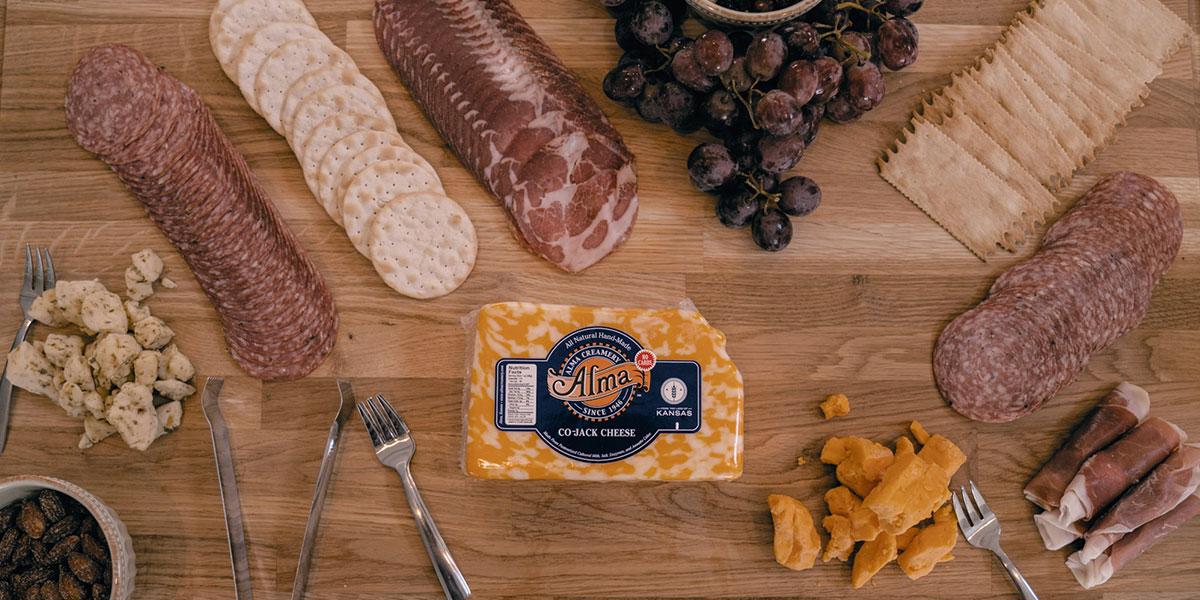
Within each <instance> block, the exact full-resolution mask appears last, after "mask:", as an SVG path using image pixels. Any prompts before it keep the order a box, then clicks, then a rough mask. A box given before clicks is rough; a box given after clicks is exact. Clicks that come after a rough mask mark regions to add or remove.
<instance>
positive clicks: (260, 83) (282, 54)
mask: <svg viewBox="0 0 1200 600" xmlns="http://www.w3.org/2000/svg"><path fill="white" fill-rule="evenodd" d="M330 65H351V66H353V65H354V59H352V58H350V55H349V54H346V53H345V51H343V50H342V49H341V48H338V47H337V46H335V45H333V44H332V43H331V42H330V41H329V40H325V39H317V38H302V39H298V40H292V41H290V42H288V43H286V44H284V45H282V46H280V47H278V48H276V49H275V51H274V52H272V53H271V54H270V55H268V56H267V60H266V61H264V62H263V65H262V67H260V68H259V69H258V74H257V75H255V76H254V98H255V100H256V101H257V102H258V113H259V114H261V115H262V116H263V118H264V119H266V120H267V123H270V125H271V128H272V129H274V130H275V131H277V132H279V133H283V129H282V122H283V120H282V118H281V116H282V114H283V112H282V111H283V99H284V98H285V97H286V96H287V92H288V89H289V88H291V87H292V84H293V83H295V82H296V80H297V79H300V78H301V77H303V76H304V75H306V74H307V73H310V72H312V71H315V70H318V69H321V68H323V67H326V66H330Z"/></svg>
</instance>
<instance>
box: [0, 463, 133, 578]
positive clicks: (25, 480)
mask: <svg viewBox="0 0 1200 600" xmlns="http://www.w3.org/2000/svg"><path fill="white" fill-rule="evenodd" d="M44 489H50V490H54V491H56V492H60V493H63V494H65V495H67V496H70V497H71V498H74V499H75V501H76V502H79V503H80V504H82V505H83V507H84V508H86V509H87V510H88V512H90V513H92V516H93V517H95V518H96V522H97V523H99V525H100V530H101V531H103V532H104V539H105V540H107V541H108V554H109V556H111V557H112V590H111V591H110V592H109V595H108V597H109V598H110V600H129V599H130V598H131V597H132V596H133V577H134V575H135V574H136V573H137V566H136V565H135V564H134V560H133V540H131V539H129V531H128V530H127V529H125V524H124V523H122V522H121V519H118V518H117V513H115V512H113V509H111V508H109V507H108V506H107V505H106V504H104V503H103V502H101V501H100V499H99V498H97V497H95V496H93V495H92V494H91V493H89V492H88V491H87V490H84V489H83V488H81V487H79V486H77V485H75V484H73V483H71V482H69V481H63V480H61V479H55V478H53V477H40V476H37V475H18V476H16V477H9V478H8V479H0V507H5V506H8V505H9V504H12V503H13V502H16V501H18V500H21V499H22V498H27V497H29V496H32V495H33V494H35V493H37V492H39V491H41V490H44Z"/></svg>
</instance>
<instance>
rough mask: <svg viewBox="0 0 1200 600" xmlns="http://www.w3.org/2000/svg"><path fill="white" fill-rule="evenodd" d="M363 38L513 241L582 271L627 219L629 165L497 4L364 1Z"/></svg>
mask: <svg viewBox="0 0 1200 600" xmlns="http://www.w3.org/2000/svg"><path fill="white" fill-rule="evenodd" d="M374 24H375V38H376V41H378V42H379V48H380V49H381V50H382V51H383V55H384V56H385V57H386V58H387V60H388V62H389V63H390V64H391V66H392V68H393V69H395V71H396V73H398V74H399V75H400V78H401V79H402V80H403V81H404V84H405V85H406V86H407V87H408V89H409V90H410V91H411V92H412V95H413V98H415V99H416V100H417V102H418V103H420V105H421V108H423V109H424V110H425V113H426V114H428V115H429V118H430V120H431V121H433V124H434V126H435V127H437V129H438V132H439V133H441V134H442V137H443V138H444V139H445V140H446V141H447V142H448V143H449V144H450V147H451V148H453V149H454V152H455V153H456V154H458V157H459V158H460V159H461V160H462V162H463V164H464V165H466V167H467V168H469V169H471V171H472V172H473V173H474V174H475V177H476V178H477V179H478V180H479V181H480V182H482V183H483V184H484V185H485V186H487V188H488V190H489V191H490V192H491V193H492V195H494V196H495V197H496V198H498V199H499V200H500V201H501V202H502V203H503V204H504V208H505V209H506V210H507V212H508V216H509V222H510V224H511V225H512V228H513V232H514V233H515V234H516V237H517V239H518V240H519V241H520V242H521V243H522V244H523V245H524V246H526V247H527V248H528V249H529V250H530V251H531V252H533V253H534V254H536V255H538V256H540V257H542V258H544V259H546V260H547V261H550V262H551V263H553V264H554V265H556V266H558V267H559V268H561V269H563V270H566V271H570V272H576V271H581V270H583V269H586V268H587V267H589V266H591V265H592V264H595V263H596V262H597V261H599V260H600V259H602V258H604V257H605V256H606V255H608V254H609V253H610V252H612V251H613V250H615V249H616V248H617V247H618V246H620V245H621V244H622V243H623V242H624V241H625V238H626V237H628V236H629V232H630V230H631V229H632V227H633V222H634V220H635V219H636V218H637V207H638V198H637V176H636V174H635V173H634V163H633V155H632V154H631V153H630V152H629V149H628V148H627V147H626V146H625V142H624V141H623V140H622V139H621V135H620V134H619V133H617V130H616V129H614V128H613V126H612V124H611V123H609V121H608V119H607V118H606V117H605V116H604V113H602V112H601V111H600V107H599V106H597V105H596V103H595V102H594V101H592V99H591V97H589V96H588V94H587V92H586V91H585V90H584V88H583V86H582V85H580V84H579V81H578V80H576V79H575V77H574V75H572V74H571V72H570V71H569V70H568V69H567V68H566V67H565V66H564V65H563V64H562V62H561V61H559V60H558V58H557V57H556V56H555V55H554V52H553V51H551V49H550V47H549V46H547V45H546V43H545V42H543V41H542V39H541V38H539V37H538V36H537V34H536V33H535V32H534V31H533V28H532V27H530V26H529V24H528V23H527V22H526V21H525V20H524V19H523V18H521V15H520V14H518V13H517V11H516V9H515V8H513V6H512V4H511V2H510V1H509V0H403V1H402V0H376V2H375V13H374Z"/></svg>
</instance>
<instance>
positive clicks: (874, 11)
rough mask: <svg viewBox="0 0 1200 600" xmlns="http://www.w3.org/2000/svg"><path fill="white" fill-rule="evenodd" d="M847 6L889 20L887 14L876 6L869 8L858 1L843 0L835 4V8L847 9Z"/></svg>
mask: <svg viewBox="0 0 1200 600" xmlns="http://www.w3.org/2000/svg"><path fill="white" fill-rule="evenodd" d="M847 8H853V9H857V10H861V11H863V12H865V13H867V14H868V15H871V16H872V17H876V18H878V19H882V20H884V21H886V20H887V16H885V15H884V14H883V13H881V12H879V9H878V8H874V7H872V8H867V7H865V6H863V5H862V4H860V3H858V2H842V3H840V4H838V5H837V6H835V7H834V10H843V9H847Z"/></svg>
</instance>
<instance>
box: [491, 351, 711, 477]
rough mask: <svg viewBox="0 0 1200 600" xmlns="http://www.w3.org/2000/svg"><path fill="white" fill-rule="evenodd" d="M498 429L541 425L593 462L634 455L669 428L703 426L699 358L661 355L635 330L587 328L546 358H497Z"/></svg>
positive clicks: (563, 447)
mask: <svg viewBox="0 0 1200 600" xmlns="http://www.w3.org/2000/svg"><path fill="white" fill-rule="evenodd" d="M496 382H497V385H496V404H495V405H496V427H497V428H499V429H501V430H503V431H535V432H537V435H538V438H540V439H541V440H542V441H543V442H545V443H546V445H547V446H549V447H550V448H552V449H553V450H554V451H555V452H558V453H559V454H562V455H563V456H566V457H568V458H572V459H574V460H578V461H581V462H589V463H607V462H614V461H618V460H621V459H624V458H627V457H629V456H633V455H634V454H637V453H638V452H639V451H641V450H642V449H643V448H645V447H647V446H649V445H650V444H651V442H653V441H654V440H655V438H657V437H658V434H660V433H663V432H671V433H696V432H697V431H699V430H700V415H701V410H700V408H701V407H700V398H702V397H703V395H702V393H701V389H700V386H701V378H700V364H699V363H697V362H695V361H691V360H662V359H659V358H658V357H657V356H655V355H654V353H653V352H651V351H650V350H648V349H646V348H643V347H642V345H641V344H640V343H638V341H637V340H636V339H634V338H633V337H632V336H630V335H629V334H627V333H625V332H624V331H620V330H618V329H613V328H610V327H585V328H583V329H579V330H576V331H574V332H571V333H570V334H568V335H566V336H564V337H563V338H562V339H560V340H559V341H558V343H556V344H555V345H554V347H553V348H551V349H550V353H549V355H548V356H546V358H543V359H537V358H504V359H501V360H499V361H498V362H497V363H496Z"/></svg>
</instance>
